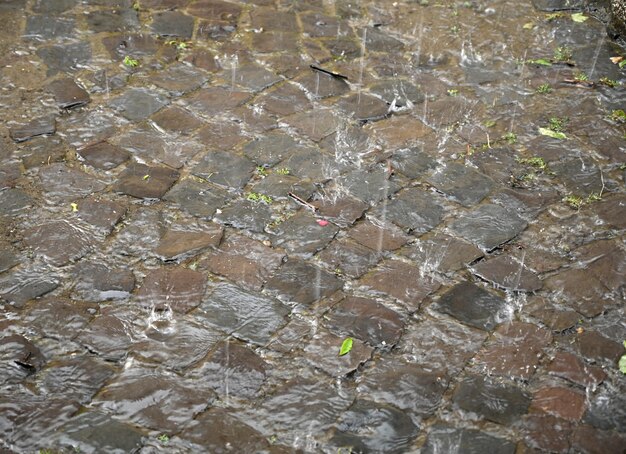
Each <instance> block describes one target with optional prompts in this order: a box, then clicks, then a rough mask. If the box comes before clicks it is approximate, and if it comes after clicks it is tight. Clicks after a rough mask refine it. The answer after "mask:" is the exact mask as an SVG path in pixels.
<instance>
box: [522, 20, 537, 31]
mask: <svg viewBox="0 0 626 454" xmlns="http://www.w3.org/2000/svg"><path fill="white" fill-rule="evenodd" d="M534 27H535V24H534V23H532V22H527V23H525V24H524V25H523V26H522V28H523V29H524V30H532V29H533V28H534Z"/></svg>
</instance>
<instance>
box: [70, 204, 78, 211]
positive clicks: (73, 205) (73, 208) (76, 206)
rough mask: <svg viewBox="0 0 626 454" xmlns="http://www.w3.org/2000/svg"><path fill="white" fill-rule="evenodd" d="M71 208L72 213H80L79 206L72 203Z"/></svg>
mask: <svg viewBox="0 0 626 454" xmlns="http://www.w3.org/2000/svg"><path fill="white" fill-rule="evenodd" d="M70 206H71V207H72V211H78V204H77V203H74V202H72V203H70Z"/></svg>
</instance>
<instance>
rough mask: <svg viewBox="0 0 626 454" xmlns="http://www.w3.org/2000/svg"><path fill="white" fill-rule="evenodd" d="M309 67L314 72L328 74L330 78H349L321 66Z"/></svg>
mask: <svg viewBox="0 0 626 454" xmlns="http://www.w3.org/2000/svg"><path fill="white" fill-rule="evenodd" d="M309 67H310V68H311V69H312V70H314V71H319V72H321V73H324V74H328V75H329V76H333V77H337V78H338V79H345V80H348V77H347V76H344V75H343V74H337V73H334V72H332V71H328V70H326V69H323V68H320V67H319V66H315V65H309Z"/></svg>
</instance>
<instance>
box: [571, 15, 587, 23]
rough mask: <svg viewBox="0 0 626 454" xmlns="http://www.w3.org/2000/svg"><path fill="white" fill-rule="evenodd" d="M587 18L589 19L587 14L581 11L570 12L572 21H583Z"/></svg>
mask: <svg viewBox="0 0 626 454" xmlns="http://www.w3.org/2000/svg"><path fill="white" fill-rule="evenodd" d="M587 19H589V18H588V17H587V16H585V15H584V14H583V13H574V14H572V20H573V21H574V22H585V21H586V20H587Z"/></svg>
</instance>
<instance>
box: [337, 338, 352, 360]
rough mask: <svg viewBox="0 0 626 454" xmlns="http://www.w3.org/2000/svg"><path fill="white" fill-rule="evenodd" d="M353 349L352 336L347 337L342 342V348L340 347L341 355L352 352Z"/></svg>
mask: <svg viewBox="0 0 626 454" xmlns="http://www.w3.org/2000/svg"><path fill="white" fill-rule="evenodd" d="M350 350H352V338H351V337H346V339H345V340H344V341H343V342H342V343H341V348H340V349H339V356H343V355H346V354H348V353H350Z"/></svg>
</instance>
